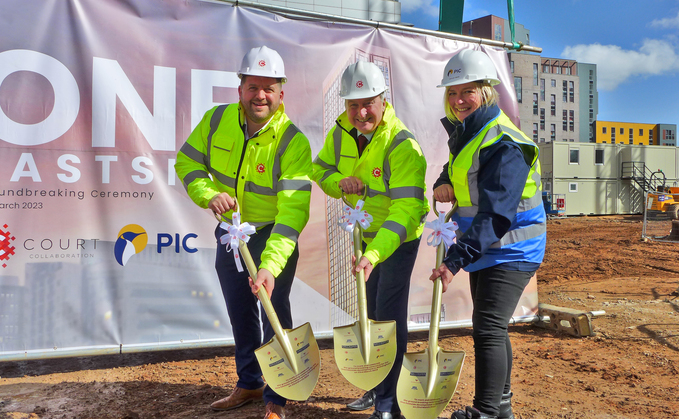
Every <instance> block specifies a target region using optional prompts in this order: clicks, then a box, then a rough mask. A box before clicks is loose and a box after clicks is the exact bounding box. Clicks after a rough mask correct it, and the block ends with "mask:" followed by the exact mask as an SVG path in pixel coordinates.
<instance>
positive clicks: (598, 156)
mask: <svg viewBox="0 0 679 419" xmlns="http://www.w3.org/2000/svg"><path fill="white" fill-rule="evenodd" d="M594 164H598V165H603V164H604V149H603V148H601V149H597V150H594Z"/></svg>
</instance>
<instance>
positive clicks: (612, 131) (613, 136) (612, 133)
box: [611, 127, 615, 144]
mask: <svg viewBox="0 0 679 419" xmlns="http://www.w3.org/2000/svg"><path fill="white" fill-rule="evenodd" d="M611 144H615V127H611Z"/></svg>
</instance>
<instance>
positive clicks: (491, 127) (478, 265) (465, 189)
mask: <svg viewBox="0 0 679 419" xmlns="http://www.w3.org/2000/svg"><path fill="white" fill-rule="evenodd" d="M502 139H511V140H512V141H514V143H516V144H517V145H518V146H519V147H520V148H521V149H522V151H523V155H524V159H525V160H526V163H527V164H528V165H529V166H530V170H529V172H528V177H527V179H526V181H525V182H526V183H525V186H524V188H523V192H522V194H521V200H520V201H519V205H518V207H517V210H516V216H515V217H514V219H513V220H512V224H511V226H510V228H509V231H507V233H506V234H505V235H504V236H503V237H502V238H501V239H500V241H498V242H495V243H493V244H492V245H491V246H490V248H489V249H488V250H487V251H486V252H485V254H484V255H483V256H481V258H480V259H479V260H477V261H476V262H474V263H472V264H471V265H468V266H467V267H466V268H465V270H466V271H467V272H474V271H478V270H480V269H484V268H487V267H490V266H495V265H497V264H500V263H506V262H516V261H526V262H533V263H540V262H542V258H543V256H544V249H545V239H546V232H547V229H546V219H545V212H544V207H543V204H542V193H541V191H540V160H538V146H537V145H536V144H535V142H533V141H532V140H531V139H530V138H528V137H526V135H525V134H524V133H523V132H521V131H520V130H519V129H518V128H516V126H515V125H514V124H513V123H512V122H511V120H510V119H509V117H507V115H506V114H505V113H504V112H500V113H499V115H498V116H497V117H496V118H494V119H493V120H491V121H490V122H489V123H487V124H486V125H485V126H484V128H483V129H482V130H481V131H479V132H478V133H477V134H476V136H475V137H474V138H472V139H471V140H470V141H469V142H468V143H467V144H466V145H465V146H464V148H463V149H462V150H461V151H460V153H459V154H458V155H457V156H455V157H454V158H453V155H452V154H451V155H450V156H449V162H448V176H449V178H450V180H451V183H452V186H453V189H454V190H455V199H457V202H458V205H459V207H458V209H457V212H456V213H455V214H454V215H453V219H454V220H455V221H456V222H457V223H458V225H459V229H458V230H457V231H456V233H457V235H458V237H459V236H462V235H463V233H464V232H465V231H467V229H469V228H470V227H471V224H472V221H473V220H474V217H475V216H476V214H478V212H479V206H478V205H479V187H478V179H477V177H478V174H479V168H480V163H479V153H480V151H481V150H483V149H484V148H486V147H488V146H491V145H493V144H495V143H497V142H498V141H500V140H502Z"/></svg>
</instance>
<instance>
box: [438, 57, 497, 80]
mask: <svg viewBox="0 0 679 419" xmlns="http://www.w3.org/2000/svg"><path fill="white" fill-rule="evenodd" d="M473 81H487V82H488V83H490V85H491V86H495V85H496V84H500V80H499V79H498V78H497V70H496V69H495V66H494V65H493V62H492V61H491V60H490V57H488V56H487V55H486V54H485V53H483V52H481V51H476V50H471V49H463V50H462V51H460V52H458V53H457V54H456V55H453V57H452V58H451V59H450V60H448V64H446V68H445V69H444V70H443V79H441V84H440V85H438V86H436V87H447V86H456V85H458V84H465V83H469V82H473Z"/></svg>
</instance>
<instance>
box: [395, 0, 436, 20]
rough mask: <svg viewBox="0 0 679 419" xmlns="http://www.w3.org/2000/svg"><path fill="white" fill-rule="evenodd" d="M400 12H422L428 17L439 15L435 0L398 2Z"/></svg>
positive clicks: (402, 0) (403, 0)
mask: <svg viewBox="0 0 679 419" xmlns="http://www.w3.org/2000/svg"><path fill="white" fill-rule="evenodd" d="M400 2H401V12H402V13H412V12H415V11H422V12H423V13H425V14H428V15H430V16H436V17H438V15H439V2H438V1H437V0H400Z"/></svg>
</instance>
